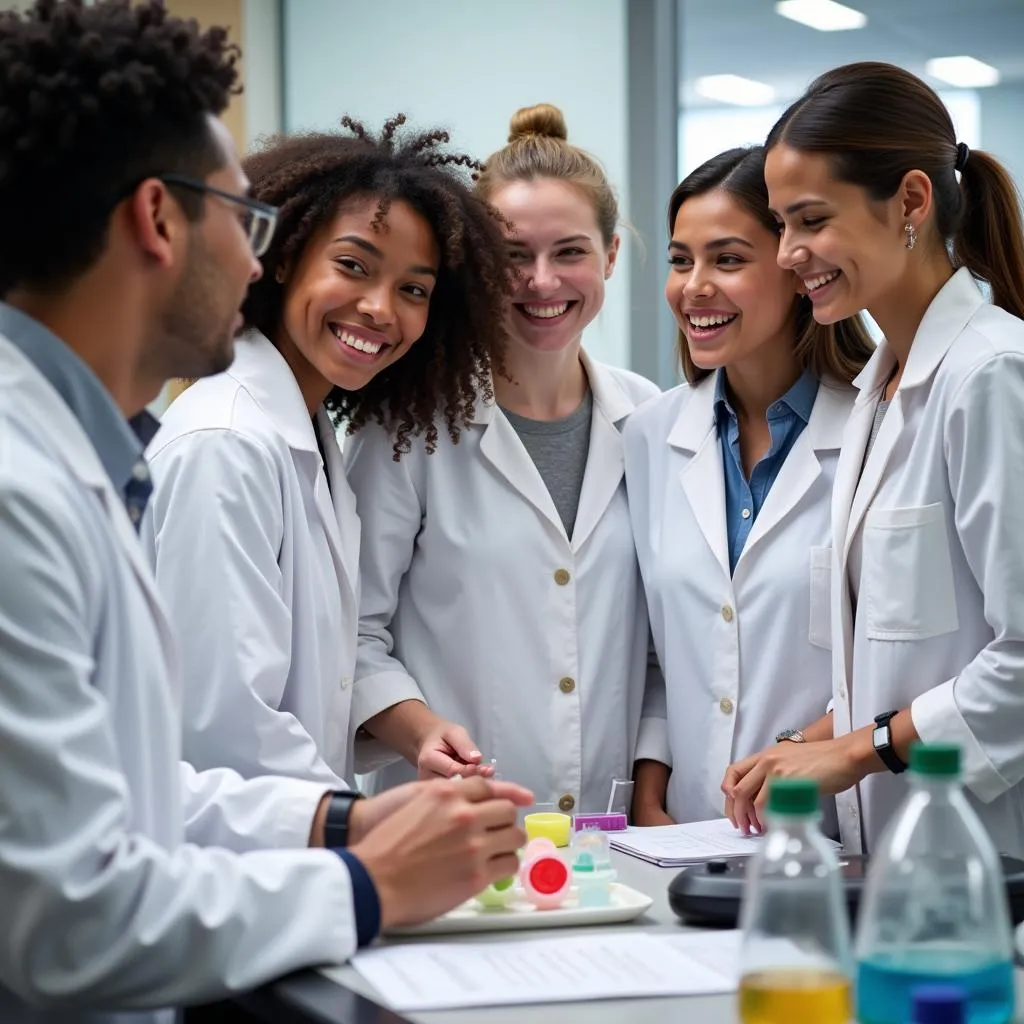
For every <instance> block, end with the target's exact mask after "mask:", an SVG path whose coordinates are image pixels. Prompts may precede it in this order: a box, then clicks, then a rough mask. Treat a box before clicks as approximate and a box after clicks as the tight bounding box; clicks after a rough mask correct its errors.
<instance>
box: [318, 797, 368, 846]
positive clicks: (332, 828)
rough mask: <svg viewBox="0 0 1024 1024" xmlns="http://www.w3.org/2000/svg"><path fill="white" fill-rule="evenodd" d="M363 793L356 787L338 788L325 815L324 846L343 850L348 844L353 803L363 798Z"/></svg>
mask: <svg viewBox="0 0 1024 1024" xmlns="http://www.w3.org/2000/svg"><path fill="white" fill-rule="evenodd" d="M362 799H363V794H362V793H360V792H358V791H357V790H354V789H336V790H335V791H334V792H333V793H332V794H331V799H330V802H329V803H328V804H327V814H326V815H325V817H324V846H326V847H328V848H330V849H340V850H343V849H345V848H346V847H347V846H348V823H349V819H350V818H351V817H352V805H353V804H354V803H355V802H356V801H357V800H362Z"/></svg>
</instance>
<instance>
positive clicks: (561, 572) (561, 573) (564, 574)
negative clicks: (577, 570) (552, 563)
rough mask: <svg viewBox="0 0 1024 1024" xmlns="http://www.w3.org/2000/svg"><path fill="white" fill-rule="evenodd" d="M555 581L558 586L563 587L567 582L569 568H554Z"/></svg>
mask: <svg viewBox="0 0 1024 1024" xmlns="http://www.w3.org/2000/svg"><path fill="white" fill-rule="evenodd" d="M555 582H556V583H557V584H558V585H559V586H560V587H564V586H565V585H566V583H568V582H569V570H568V569H556V570H555Z"/></svg>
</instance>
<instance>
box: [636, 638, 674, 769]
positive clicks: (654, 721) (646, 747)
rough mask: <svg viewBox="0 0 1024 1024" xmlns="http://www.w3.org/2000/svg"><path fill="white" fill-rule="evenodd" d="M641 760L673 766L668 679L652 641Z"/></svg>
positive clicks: (642, 719) (639, 747)
mask: <svg viewBox="0 0 1024 1024" xmlns="http://www.w3.org/2000/svg"><path fill="white" fill-rule="evenodd" d="M634 760H637V761H660V762H661V763H662V764H667V765H668V766H669V767H670V768H671V767H672V748H671V746H670V745H669V741H668V703H667V695H666V693H665V677H664V675H663V674H662V671H661V665H659V664H658V655H657V653H656V652H655V650H654V642H653V641H651V644H650V649H649V650H648V652H647V679H646V682H645V685H644V701H643V705H642V706H641V708H640V731H639V734H638V736H637V741H636V755H635V757H634Z"/></svg>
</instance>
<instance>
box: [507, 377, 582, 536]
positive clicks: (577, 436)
mask: <svg viewBox="0 0 1024 1024" xmlns="http://www.w3.org/2000/svg"><path fill="white" fill-rule="evenodd" d="M593 411H594V396H593V395H592V394H591V392H590V390H589V389H588V390H587V394H586V396H585V397H584V399H583V401H582V402H580V405H579V408H578V409H577V410H576V411H575V412H574V413H571V414H570V415H568V416H566V417H565V419H561V420H531V419H527V418H526V417H525V416H519V415H518V414H517V413H514V412H509V411H508V409H502V412H503V413H504V414H505V416H506V417H507V418H508V421H509V423H511V424H512V427H513V429H514V430H515V432H516V433H517V434H518V435H519V439H520V440H521V441H522V442H523V447H524V448H526V450H527V451H528V452H529V453H530V458H531V459H533V464H534V465H535V466H536V467H537V472H539V473H540V476H541V479H542V480H543V481H544V485H545V486H546V487H547V489H548V493H549V494H550V495H551V500H552V501H553V502H554V503H555V508H556V509H557V510H558V515H559V516H560V517H561V520H562V525H563V526H564V527H565V533H566V536H568V537H571V536H572V530H573V527H574V526H575V525H576V510H577V509H578V508H579V504H580V491H581V490H582V489H583V474H584V473H585V472H586V469H587V452H588V451H589V449H590V420H591V417H592V416H593Z"/></svg>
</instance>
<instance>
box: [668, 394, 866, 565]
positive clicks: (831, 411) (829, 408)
mask: <svg viewBox="0 0 1024 1024" xmlns="http://www.w3.org/2000/svg"><path fill="white" fill-rule="evenodd" d="M715 393H716V390H715V377H714V376H713V375H712V376H709V377H706V378H705V379H704V380H702V381H701V382H700V383H699V384H696V385H694V386H693V388H692V393H691V394H690V396H689V400H688V401H687V402H685V403H684V405H683V408H682V409H681V410H680V412H679V415H678V416H677V417H676V421H675V423H673V425H672V428H671V430H670V431H669V434H668V438H667V442H668V444H669V445H670V446H672V447H673V448H678V449H680V450H682V451H686V452H691V453H693V458H691V459H690V460H689V461H688V462H687V464H686V466H685V467H684V468H683V469H682V471H681V472H680V483H681V485H682V488H683V491H684V493H685V494H686V497H687V501H688V502H689V503H690V508H691V509H692V510H693V514H694V518H695V519H696V520H697V525H698V526H699V527H700V530H701V533H702V534H703V535H704V539H705V541H706V542H707V545H708V547H710V548H711V551H712V552H713V554H714V556H715V559H716V561H717V562H718V564H719V567H720V568H721V570H722V572H723V573H724V575H725V576H726V577H728V576H729V575H730V570H729V551H728V530H727V524H726V510H725V471H724V469H723V467H722V453H721V448H720V446H719V444H718V431H717V428H716V423H715ZM853 399H854V393H853V392H852V391H851V390H850V389H849V388H844V387H841V386H837V385H835V384H834V383H832V382H828V381H823V382H822V384H821V386H820V387H819V388H818V394H817V397H816V398H815V400H814V406H813V408H812V409H811V416H810V421H809V422H808V424H807V427H806V429H805V430H803V431H802V432H801V434H800V436H799V437H798V438H797V440H796V443H795V444H794V445H793V449H792V451H791V452H790V453H789V455H788V457H787V458H786V461H785V462H784V463H783V466H782V469H781V470H780V472H779V476H778V478H777V479H776V481H775V483H774V484H773V486H772V489H771V491H770V492H769V494H768V497H767V499H766V500H765V503H764V507H763V508H762V509H761V512H760V514H759V515H758V517H757V520H756V522H755V523H754V526H753V527H752V528H751V531H750V536H749V537H748V538H747V543H746V544H745V545H744V548H743V552H742V553H741V555H740V558H739V561H738V562H737V563H736V570H735V573H733V574H732V576H733V578H734V579H735V578H736V577H737V575H739V574H740V573H741V572H742V570H743V566H744V563H745V562H746V561H749V557H750V552H751V551H752V550H754V549H755V548H756V547H757V545H758V544H759V543H761V541H762V540H764V539H766V538H767V537H769V536H770V534H771V531H772V530H773V529H774V527H775V526H777V525H778V524H779V523H780V522H781V521H782V520H783V519H784V518H785V516H786V515H787V514H788V513H789V512H790V510H791V509H792V508H793V507H794V506H795V505H796V503H797V502H798V501H799V500H800V499H801V498H802V497H803V495H804V494H806V493H807V491H808V489H809V488H810V487H811V485H812V484H813V483H814V481H815V480H816V479H817V478H818V476H819V475H820V474H821V463H820V462H819V459H818V455H819V453H822V452H829V451H837V450H838V449H839V448H840V447H841V443H842V437H843V428H844V426H845V423H846V420H847V418H848V417H849V415H850V410H851V408H852V406H853Z"/></svg>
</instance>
